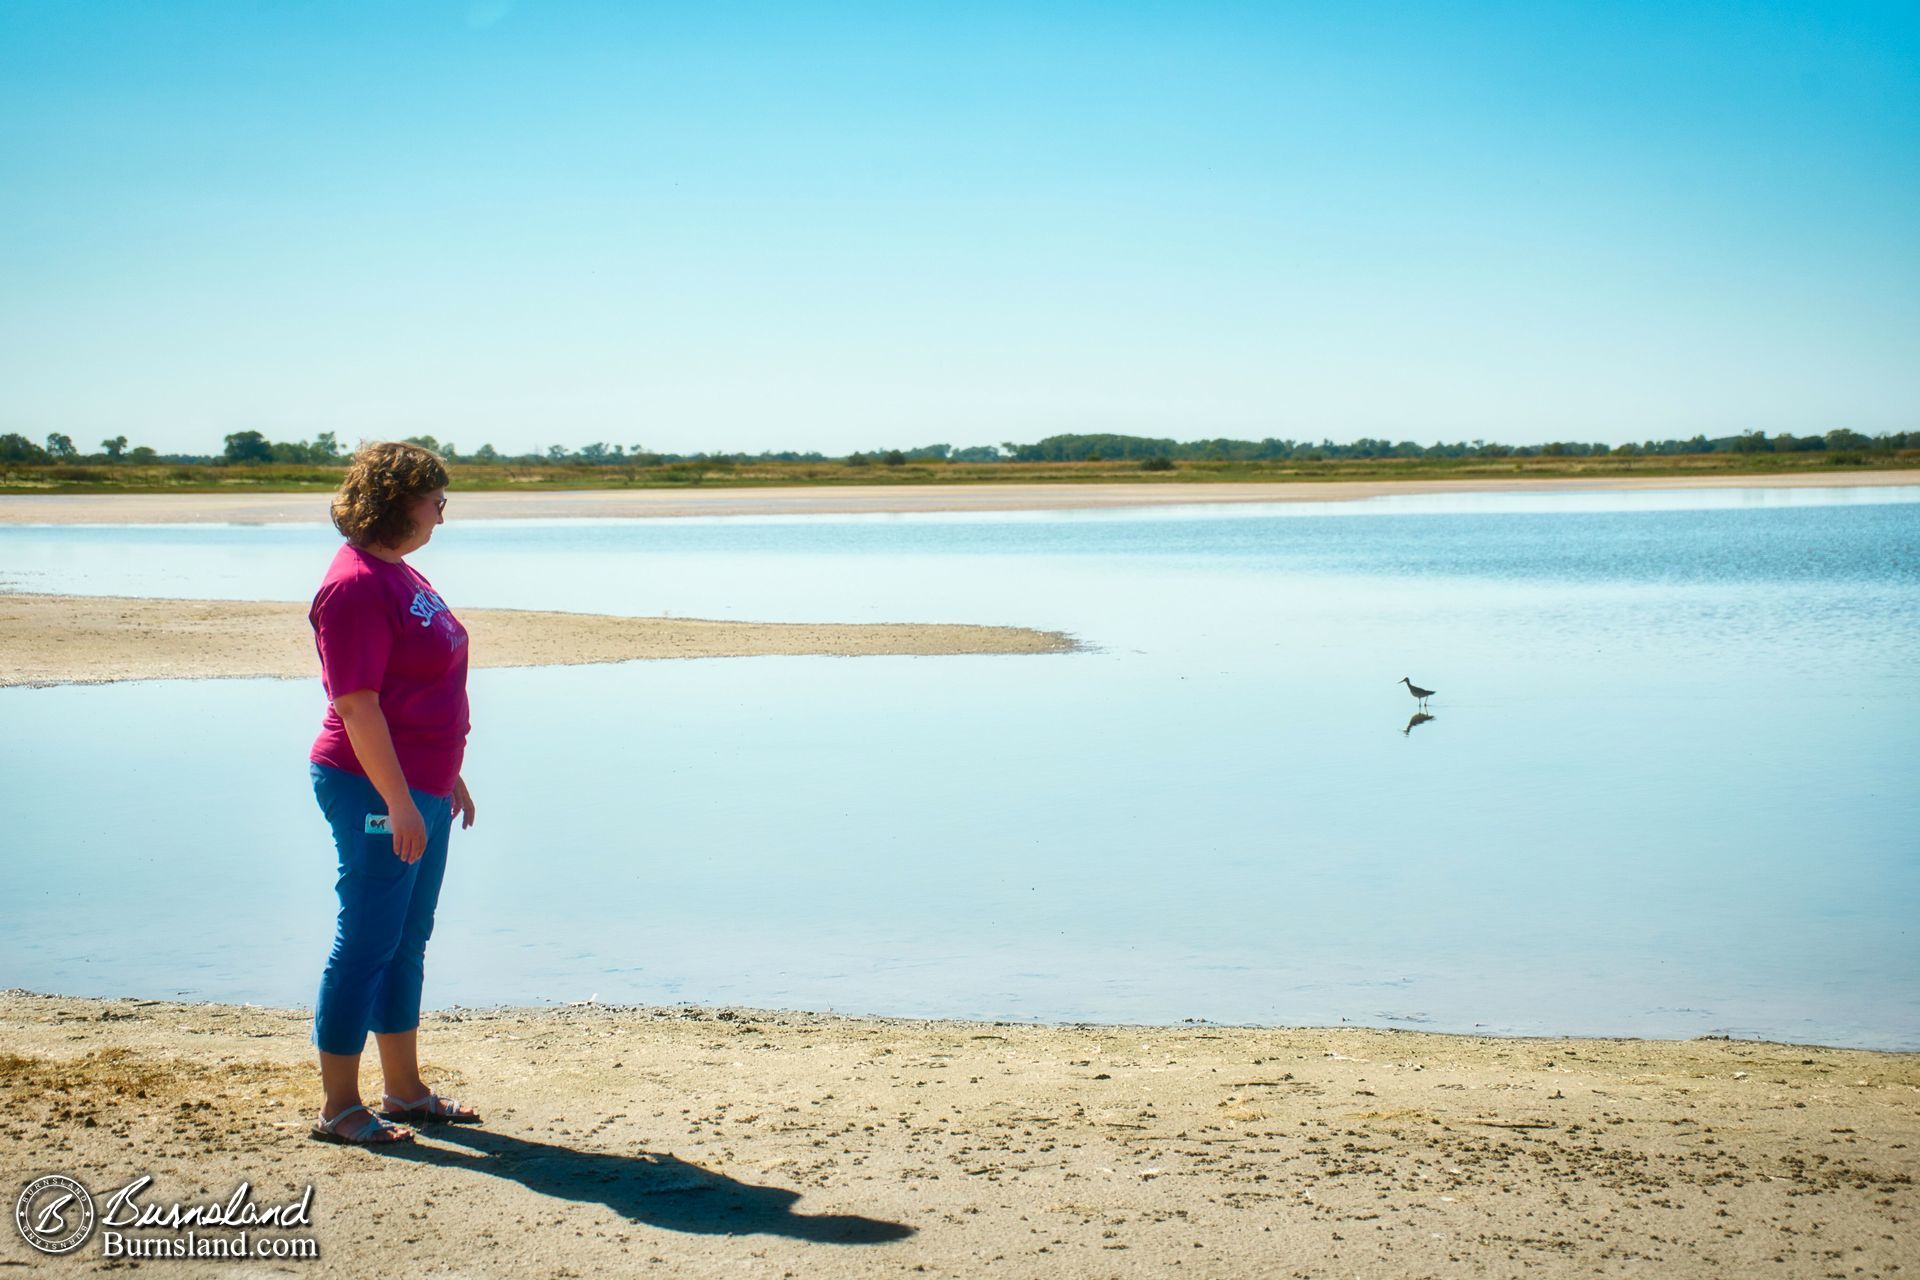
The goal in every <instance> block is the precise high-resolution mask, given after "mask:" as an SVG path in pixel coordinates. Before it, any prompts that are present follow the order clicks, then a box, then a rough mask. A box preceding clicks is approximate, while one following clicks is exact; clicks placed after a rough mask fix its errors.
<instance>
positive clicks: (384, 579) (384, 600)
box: [307, 543, 468, 796]
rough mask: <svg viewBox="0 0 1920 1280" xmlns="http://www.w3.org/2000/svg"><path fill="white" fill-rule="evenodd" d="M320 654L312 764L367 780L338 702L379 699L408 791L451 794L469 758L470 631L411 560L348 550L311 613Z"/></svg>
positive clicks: (309, 617)
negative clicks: (360, 695)
mask: <svg viewBox="0 0 1920 1280" xmlns="http://www.w3.org/2000/svg"><path fill="white" fill-rule="evenodd" d="M307 620H308V621H309V622H311V623H312V624H313V642H314V646H315V648H317V649H318V650H319V651H320V681H321V683H322V684H323V685H324V686H325V687H326V691H327V715H326V719H325V720H324V721H322V723H321V726H320V736H319V737H318V738H316V739H314V743H313V750H312V752H310V753H309V755H308V759H310V760H312V761H314V762H315V763H316V764H325V765H331V766H333V767H334V768H336V769H345V770H347V771H348V772H350V773H357V774H360V775H362V776H365V774H366V772H367V771H366V770H365V769H363V768H361V767H360V761H359V759H358V758H357V757H355V755H354V754H353V744H352V743H351V742H349V741H348V740H347V730H346V726H345V725H343V724H341V722H340V713H339V712H338V711H336V710H334V707H333V699H334V698H335V697H337V696H339V695H341V694H346V693H353V692H355V691H356V690H359V689H376V690H378V691H379V693H380V711H381V713H382V714H384V715H385V716H386V718H387V729H388V731H389V732H390V733H391V734H392V735H393V749H394V753H395V754H396V755H398V756H399V757H400V771H401V772H402V773H404V774H405V775H406V778H407V785H408V786H409V787H411V788H413V789H414V790H416V791H426V792H430V793H432V794H433V795H438V796H444V795H451V794H452V793H453V783H454V779H456V778H458V777H459V776H460V759H461V757H462V756H463V755H464V754H465V753H466V749H467V728H468V724H467V629H466V628H465V627H463V626H461V625H460V623H459V620H458V619H456V618H455V617H454V616H453V611H452V610H450V609H448V608H447V602H446V601H444V600H442V599H441V598H440V595H439V593H438V592H436V591H435V590H434V589H433V584H432V583H431V582H428V581H427V580H426V579H425V578H423V577H421V576H420V574H419V573H417V572H416V571H415V570H414V569H413V568H412V566H410V565H408V564H406V563H405V562H404V561H403V562H401V563H399V564H389V563H388V562H387V561H385V560H382V559H381V558H380V557H378V556H375V555H369V554H368V553H367V552H365V551H362V550H360V548H358V547H356V546H354V545H353V544H352V543H346V544H344V545H342V546H341V548H340V552H339V554H338V555H336V556H334V558H333V564H332V565H331V566H329V567H328V569H327V576H326V578H325V579H324V580H323V581H322V582H321V583H320V591H319V593H318V594H317V595H315V596H314V597H313V608H311V609H310V610H308V611H307Z"/></svg>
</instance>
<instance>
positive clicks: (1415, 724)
mask: <svg viewBox="0 0 1920 1280" xmlns="http://www.w3.org/2000/svg"><path fill="white" fill-rule="evenodd" d="M1431 719H1433V717H1432V716H1430V715H1428V714H1427V713H1426V712H1424V711H1416V712H1414V713H1413V719H1411V720H1409V721H1407V727H1406V728H1404V729H1402V730H1401V731H1400V736H1401V737H1403V738H1404V737H1406V736H1407V735H1409V734H1411V733H1412V732H1413V731H1414V730H1415V729H1418V728H1419V727H1420V726H1421V725H1423V724H1425V723H1426V722H1427V721H1429V720H1431Z"/></svg>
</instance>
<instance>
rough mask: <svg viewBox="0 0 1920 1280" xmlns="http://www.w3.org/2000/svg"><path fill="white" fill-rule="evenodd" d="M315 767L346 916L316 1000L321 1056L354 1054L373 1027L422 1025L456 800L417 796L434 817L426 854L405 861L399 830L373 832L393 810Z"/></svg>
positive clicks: (359, 781)
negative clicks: (398, 850)
mask: <svg viewBox="0 0 1920 1280" xmlns="http://www.w3.org/2000/svg"><path fill="white" fill-rule="evenodd" d="M312 769H313V794H314V798H315V799H317V800H318V801H319V802H320V812H321V813H323V814H325V815H326V818H327V825H329V826H331V827H332V828H333V843H334V847H335V849H336V851H337V852H338V854H339V857H340V874H339V878H338V879H336V880H335V881H334V882H333V890H334V893H335V894H337V895H338V896H339V898H340V914H339V916H338V917H337V923H336V927H335V929H334V936H333V953H332V954H331V955H329V956H328V957H327V968H326V972H325V973H323V974H321V976H320V995H319V998H318V999H316V1000H315V1001H314V1005H313V1043H314V1045H315V1047H317V1048H318V1049H319V1050H320V1052H322V1053H337V1054H348V1055H350V1054H357V1053H359V1052H360V1051H361V1050H362V1049H364V1048H366V1044H367V1032H368V1031H375V1032H378V1033H380V1034H382V1035H386V1034H389V1033H392V1032H398V1031H412V1030H413V1029H414V1028H415V1027H418V1026H419V1025H420V984H421V981H422V980H423V979H424V978H425V976H426V953H427V939H428V938H430V937H432V936H433V909H434V907H435V906H436V905H437V904H438V903H439V901H440V882H441V880H442V879H444V878H445V876H446V873H447V838H448V836H449V835H450V833H451V832H452V830H453V803H452V799H451V797H448V796H436V795H433V794H430V793H429V792H425V791H415V792H414V793H413V803H414V804H415V805H416V806H418V808H419V810H420V816H421V817H422V818H424V819H426V823H427V851H426V852H425V853H424V854H422V855H421V856H420V859H419V861H417V862H413V863H406V862H402V861H401V860H400V858H399V857H398V856H397V855H396V854H395V853H394V851H393V837H392V835H390V834H388V833H386V832H385V831H380V832H369V831H368V830H367V828H368V826H370V825H372V824H370V823H369V822H368V821H367V819H368V818H369V817H373V816H379V815H384V814H385V813H386V812H387V802H386V801H385V800H384V799H382V798H381V796H380V792H379V791H378V790H376V789H375V788H374V785H373V783H372V782H370V781H368V780H367V779H366V778H364V777H362V776H360V775H359V774H357V773H348V772H347V771H346V770H344V769H335V768H332V767H330V766H328V765H324V764H315V765H313V766H312ZM379 825H380V826H382V827H384V826H385V825H386V824H385V823H381V824H379Z"/></svg>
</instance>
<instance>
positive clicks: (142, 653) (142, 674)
mask: <svg viewBox="0 0 1920 1280" xmlns="http://www.w3.org/2000/svg"><path fill="white" fill-rule="evenodd" d="M460 618H461V621H462V622H463V623H465V625H466V627H467V629H468V631H469V632H470V633H471V634H472V636H473V639H474V666H476V667H531V666H573V665H578V664H583V663H596V662H631V661H635V660H644V659H659V658H738V657H755V656H766V655H772V654H811V655H821V656H830V657H859V656H873V655H879V654H923V655H924V654H963V653H971V654H982V653H1060V652H1066V651H1068V650H1071V649H1072V648H1073V647H1074V642H1073V640H1072V638H1071V637H1068V636H1066V635H1063V634H1061V633H1059V632H1056V631H1035V630H1031V629H1028V628H1024V627H984V626H964V625H953V624H924V625H922V624H914V623H777V622H715V621H704V620H701V619H695V618H621V617H609V616H606V615H603V614H582V613H549V612H541V611H535V610H520V609H462V610H461V611H460ZM318 672H319V668H318V666H317V660H316V659H315V658H314V654H313V632H312V630H311V628H310V627H309V626H308V623H307V606H306V605H304V604H293V603H286V602H279V601H265V600H148V599H131V598H120V597H103V596H58V595H31V594H25V593H18V594H8V593H0V687H4V686H7V685H50V684H105V683H109V682H112V681H116V680H184V679H207V678H240V677H249V676H252V677H260V676H266V677H274V678H278V679H286V680H293V679H304V678H308V677H312V676H316V675H317V674H318Z"/></svg>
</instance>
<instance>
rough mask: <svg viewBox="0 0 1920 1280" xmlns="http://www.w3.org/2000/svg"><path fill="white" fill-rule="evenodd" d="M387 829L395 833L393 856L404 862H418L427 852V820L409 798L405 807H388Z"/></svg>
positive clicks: (389, 805)
mask: <svg viewBox="0 0 1920 1280" xmlns="http://www.w3.org/2000/svg"><path fill="white" fill-rule="evenodd" d="M387 810H388V812H387V829H388V830H389V831H391V832H393V855H394V856H395V857H396V858H398V859H400V861H402V862H418V861H420V855H421V854H423V853H425V852H426V851H427V820H426V819H425V818H423V817H421V816H420V806H418V805H416V804H415V803H414V802H413V799H412V797H408V799H407V803H406V805H405V806H404V807H400V808H396V807H394V806H393V805H392V804H388V806H387Z"/></svg>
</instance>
